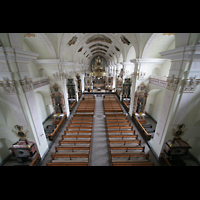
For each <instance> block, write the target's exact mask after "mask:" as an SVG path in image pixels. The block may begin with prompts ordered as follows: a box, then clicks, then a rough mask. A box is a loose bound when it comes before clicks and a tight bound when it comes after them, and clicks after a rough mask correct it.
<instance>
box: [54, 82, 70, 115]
mask: <svg viewBox="0 0 200 200" xmlns="http://www.w3.org/2000/svg"><path fill="white" fill-rule="evenodd" d="M59 88H60V87H59V86H58V85H57V84H56V83H55V84H54V85H53V90H54V92H52V93H51V99H52V106H53V108H54V114H57V113H63V114H66V108H65V103H64V95H63V94H61V93H60V92H59Z"/></svg>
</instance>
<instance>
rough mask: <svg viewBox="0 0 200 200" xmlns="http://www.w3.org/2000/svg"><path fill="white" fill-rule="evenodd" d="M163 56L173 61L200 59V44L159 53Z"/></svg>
mask: <svg viewBox="0 0 200 200" xmlns="http://www.w3.org/2000/svg"><path fill="white" fill-rule="evenodd" d="M159 54H160V55H161V56H162V57H163V58H167V59H170V60H171V61H182V60H185V61H190V60H191V59H193V60H196V61H200V45H190V46H183V47H178V48H176V49H172V50H169V51H164V52H160V53H159Z"/></svg>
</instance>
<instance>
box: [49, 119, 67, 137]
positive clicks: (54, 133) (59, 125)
mask: <svg viewBox="0 0 200 200" xmlns="http://www.w3.org/2000/svg"><path fill="white" fill-rule="evenodd" d="M66 119H67V115H64V117H63V118H62V119H61V121H60V123H59V124H58V126H57V127H56V128H55V130H54V132H53V133H51V134H49V135H48V137H49V140H54V138H55V137H56V135H57V134H58V132H59V130H60V128H61V127H62V125H63V124H64V122H65V121H66Z"/></svg>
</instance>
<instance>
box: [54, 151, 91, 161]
mask: <svg viewBox="0 0 200 200" xmlns="http://www.w3.org/2000/svg"><path fill="white" fill-rule="evenodd" d="M73 157H75V158H89V152H87V153H67V154H66V153H65V154H61V153H59V154H58V153H56V154H51V159H52V160H54V159H55V158H70V160H71V159H72V158H73Z"/></svg>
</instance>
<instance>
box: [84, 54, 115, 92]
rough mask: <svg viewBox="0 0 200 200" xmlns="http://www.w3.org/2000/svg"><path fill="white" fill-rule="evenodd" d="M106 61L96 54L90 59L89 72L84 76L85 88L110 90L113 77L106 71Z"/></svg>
mask: <svg viewBox="0 0 200 200" xmlns="http://www.w3.org/2000/svg"><path fill="white" fill-rule="evenodd" d="M106 67H107V63H106V60H105V59H104V58H103V57H101V56H96V57H94V58H93V60H92V61H91V72H90V73H89V74H87V76H85V90H88V88H89V90H88V91H90V90H93V89H97V90H98V91H101V90H102V89H104V90H112V87H113V77H111V76H110V75H109V76H108V74H107V72H106Z"/></svg>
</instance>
